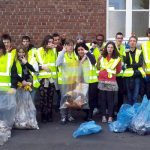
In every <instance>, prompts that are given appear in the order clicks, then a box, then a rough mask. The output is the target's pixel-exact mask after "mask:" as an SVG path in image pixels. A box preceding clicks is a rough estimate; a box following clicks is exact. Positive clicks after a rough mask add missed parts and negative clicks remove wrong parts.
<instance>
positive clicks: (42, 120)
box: [41, 114, 47, 123]
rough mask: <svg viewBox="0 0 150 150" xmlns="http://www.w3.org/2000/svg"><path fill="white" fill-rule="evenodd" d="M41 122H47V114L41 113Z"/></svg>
mask: <svg viewBox="0 0 150 150" xmlns="http://www.w3.org/2000/svg"><path fill="white" fill-rule="evenodd" d="M41 122H43V123H46V122H47V117H46V114H41Z"/></svg>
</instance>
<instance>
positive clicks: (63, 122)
mask: <svg viewBox="0 0 150 150" xmlns="http://www.w3.org/2000/svg"><path fill="white" fill-rule="evenodd" d="M60 123H61V124H63V125H64V124H66V123H67V119H66V118H65V117H64V118H61V120H60Z"/></svg>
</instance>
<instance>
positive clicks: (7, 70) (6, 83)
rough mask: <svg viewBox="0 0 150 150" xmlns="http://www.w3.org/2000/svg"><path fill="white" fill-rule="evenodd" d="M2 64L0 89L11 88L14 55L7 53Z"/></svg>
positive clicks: (2, 57)
mask: <svg viewBox="0 0 150 150" xmlns="http://www.w3.org/2000/svg"><path fill="white" fill-rule="evenodd" d="M0 59H1V61H2V64H1V65H0V67H1V69H0V70H1V72H0V87H1V88H5V87H6V88H7V89H8V88H10V86H11V77H10V75H11V66H12V64H13V61H14V57H12V53H6V54H5V55H3V56H1V58H0Z"/></svg>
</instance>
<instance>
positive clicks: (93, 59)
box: [86, 52, 96, 65]
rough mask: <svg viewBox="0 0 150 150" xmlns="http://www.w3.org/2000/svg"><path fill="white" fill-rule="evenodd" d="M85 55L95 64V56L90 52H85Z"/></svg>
mask: <svg viewBox="0 0 150 150" xmlns="http://www.w3.org/2000/svg"><path fill="white" fill-rule="evenodd" d="M86 56H87V57H88V58H89V60H90V62H91V64H92V65H95V64H96V59H95V57H94V56H93V55H92V54H91V53H90V52H87V53H86Z"/></svg>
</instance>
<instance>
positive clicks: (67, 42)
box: [64, 39, 74, 45]
mask: <svg viewBox="0 0 150 150" xmlns="http://www.w3.org/2000/svg"><path fill="white" fill-rule="evenodd" d="M71 43H72V44H73V45H74V40H72V39H66V41H65V42H64V45H69V44H71Z"/></svg>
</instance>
